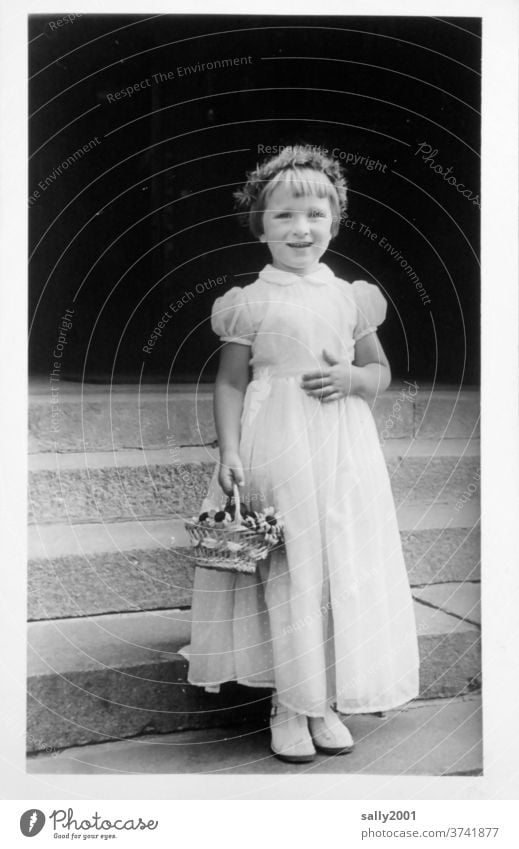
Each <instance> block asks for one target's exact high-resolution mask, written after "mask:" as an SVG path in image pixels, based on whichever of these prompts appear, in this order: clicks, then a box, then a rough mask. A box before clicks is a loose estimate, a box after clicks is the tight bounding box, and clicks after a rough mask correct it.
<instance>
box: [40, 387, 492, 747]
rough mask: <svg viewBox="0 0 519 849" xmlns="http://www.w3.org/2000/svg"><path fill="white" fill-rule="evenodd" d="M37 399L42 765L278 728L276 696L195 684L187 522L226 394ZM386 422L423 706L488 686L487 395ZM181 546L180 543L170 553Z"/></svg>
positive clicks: (413, 410)
mask: <svg viewBox="0 0 519 849" xmlns="http://www.w3.org/2000/svg"><path fill="white" fill-rule="evenodd" d="M52 404H53V406H52V407H51V401H50V392H49V389H48V383H44V382H40V383H39V382H35V383H33V385H32V386H31V392H30V411H29V417H30V428H29V430H30V452H31V456H30V463H29V468H30V481H29V483H30V486H29V492H30V499H29V507H30V522H31V524H30V527H29V571H28V575H29V577H28V616H29V626H28V645H29V650H28V685H27V686H28V704H27V711H28V734H27V741H28V750H29V752H42V751H52V750H54V749H62V748H65V747H70V746H76V745H84V744H90V743H100V742H106V741H113V740H120V739H124V738H129V737H135V736H137V735H142V734H150V733H157V732H158V733H165V732H174V731H184V730H189V729H202V728H209V727H212V726H213V727H214V726H224V725H227V724H230V723H240V722H250V721H251V720H254V719H255V718H257V719H258V720H261V721H262V722H263V721H264V720H265V718H266V716H267V712H268V705H269V696H270V691H263V690H250V689H249V688H244V687H240V686H238V685H233V684H227V685H225V686H224V687H222V691H221V693H220V694H208V693H205V692H204V691H203V690H201V689H200V688H196V687H192V686H190V685H189V684H187V683H186V665H187V664H186V661H185V660H184V659H183V657H182V656H181V655H180V654H179V653H178V650H179V648H181V647H182V646H183V645H185V644H186V643H188V642H189V630H190V611H189V606H190V600H191V587H192V568H191V558H190V551H189V547H188V541H187V538H186V535H185V533H184V530H183V522H182V517H184V516H186V515H190V514H191V513H196V512H197V511H198V508H199V505H200V502H201V500H202V498H203V496H204V494H205V487H206V485H207V483H208V481H209V478H210V475H211V472H212V469H213V465H214V462H215V460H216V457H217V448H216V441H215V432H214V426H213V416H212V387H207V386H203V387H201V388H200V387H198V388H195V387H188V386H181V387H173V388H171V387H170V388H169V389H167V388H166V387H163V386H158V385H150V386H140V387H125V386H116V387H111V388H110V387H100V386H94V385H91V386H86V385H83V386H80V385H78V384H67V383H65V382H62V383H61V384H60V386H59V394H57V393H56V391H54V393H53V400H52ZM374 414H375V418H376V421H377V425H378V427H379V431H380V433H381V435H382V438H383V444H384V452H385V455H386V458H387V462H388V467H389V471H390V475H391V481H392V486H393V492H394V495H395V500H396V503H397V509H398V516H399V524H400V530H401V535H402V541H403V545H404V551H405V555H406V563H407V567H408V571H409V576H410V581H411V585H412V589H413V595H414V598H415V612H416V620H417V627H418V635H419V645H420V654H421V678H420V684H421V686H420V698H421V699H422V700H423V699H437V698H452V697H454V696H458V695H466V694H468V693H471V692H473V691H475V690H477V689H478V687H479V684H480V627H479V529H478V522H479V509H478V500H479V498H478V496H479V442H478V430H477V426H478V419H479V396H478V393H477V392H475V391H472V390H464V391H463V392H457V391H454V390H449V389H443V390H438V389H435V390H434V391H431V390H430V389H425V388H423V387H419V388H418V390H417V391H416V392H414V393H410V392H409V391H408V387H406V386H405V385H404V386H403V387H402V388H400V387H397V388H395V389H393V390H391V391H389V392H387V393H385V395H384V396H382V397H381V398H379V399H377V402H376V404H375V406H374ZM172 537H173V538H174V539H173V542H172Z"/></svg>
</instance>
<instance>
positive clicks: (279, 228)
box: [260, 183, 333, 275]
mask: <svg viewBox="0 0 519 849" xmlns="http://www.w3.org/2000/svg"><path fill="white" fill-rule="evenodd" d="M332 220H333V218H332V210H331V207H330V201H329V200H328V198H327V197H318V196H317V195H313V194H311V195H299V196H294V194H293V192H292V190H291V188H290V187H289V186H287V185H285V184H283V183H280V184H279V185H278V186H276V188H275V189H274V191H273V192H272V194H271V196H270V199H269V202H268V205H267V207H266V209H265V212H264V213H263V233H262V235H261V236H260V239H261V241H262V242H265V243H266V244H267V245H268V247H269V250H270V253H271V254H272V264H273V265H274V267H275V268H279V269H281V270H283V271H291V272H292V273H295V274H300V275H304V274H310V273H311V272H312V271H315V270H316V268H317V266H318V264H319V260H320V258H321V257H322V255H323V254H324V252H325V251H326V249H327V247H328V245H329V243H330V239H331V226H332Z"/></svg>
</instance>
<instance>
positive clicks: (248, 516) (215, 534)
mask: <svg viewBox="0 0 519 849" xmlns="http://www.w3.org/2000/svg"><path fill="white" fill-rule="evenodd" d="M233 496H234V497H232V498H230V499H229V500H228V502H227V504H226V505H225V507H224V508H223V509H222V510H220V511H214V510H212V511H210V512H209V513H202V515H201V516H199V517H198V518H196V517H193V518H192V519H187V520H186V521H185V522H184V527H185V529H186V531H187V533H188V534H189V538H190V541H191V545H192V546H193V554H194V562H195V565H196V566H199V567H201V568H203V569H218V570H220V571H224V572H239V573H245V574H253V573H254V572H255V571H256V568H257V565H258V561H259V560H264V559H265V558H266V557H267V555H268V554H269V553H270V552H271V551H273V549H274V548H277V547H279V546H281V545H283V542H284V536H283V523H282V522H281V520H280V518H279V515H278V514H276V513H275V512H274V508H270V507H269V508H267V510H266V511H264V512H261V513H259V512H255V511H248V510H246V509H245V508H244V506H243V505H242V504H241V502H240V493H239V490H238V487H237V486H236V484H235V485H234V487H233Z"/></svg>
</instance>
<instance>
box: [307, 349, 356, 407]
mask: <svg viewBox="0 0 519 849" xmlns="http://www.w3.org/2000/svg"><path fill="white" fill-rule="evenodd" d="M323 356H324V359H325V361H326V362H327V363H328V364H329V368H328V369H327V368H326V367H323V368H322V369H320V370H319V371H314V372H308V373H307V374H304V375H303V376H302V379H301V388H302V389H303V390H304V391H305V392H306V394H307V395H312V396H313V397H314V398H318V399H319V400H320V401H323V402H326V401H337V400H338V399H339V398H346V397H347V396H348V395H355V394H356V393H357V392H358V391H359V389H361V373H362V369H361V368H359V367H358V366H354V365H351V364H350V363H348V362H347V361H346V360H338V359H337V358H336V357H334V356H332V355H331V354H329V353H328V352H327V351H326V349H323Z"/></svg>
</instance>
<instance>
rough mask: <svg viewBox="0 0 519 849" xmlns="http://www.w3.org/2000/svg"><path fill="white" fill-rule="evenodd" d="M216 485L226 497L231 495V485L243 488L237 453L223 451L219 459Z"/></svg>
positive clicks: (243, 479)
mask: <svg viewBox="0 0 519 849" xmlns="http://www.w3.org/2000/svg"><path fill="white" fill-rule="evenodd" d="M218 483H219V485H220V486H221V488H222V489H223V491H224V492H225V494H226V495H232V494H233V485H234V484H237V485H238V486H243V484H244V483H245V475H244V474H243V465H242V462H241V459H240V455H239V454H238V452H237V451H225V452H224V453H223V454H222V456H221V458H220V468H219V469H218Z"/></svg>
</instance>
